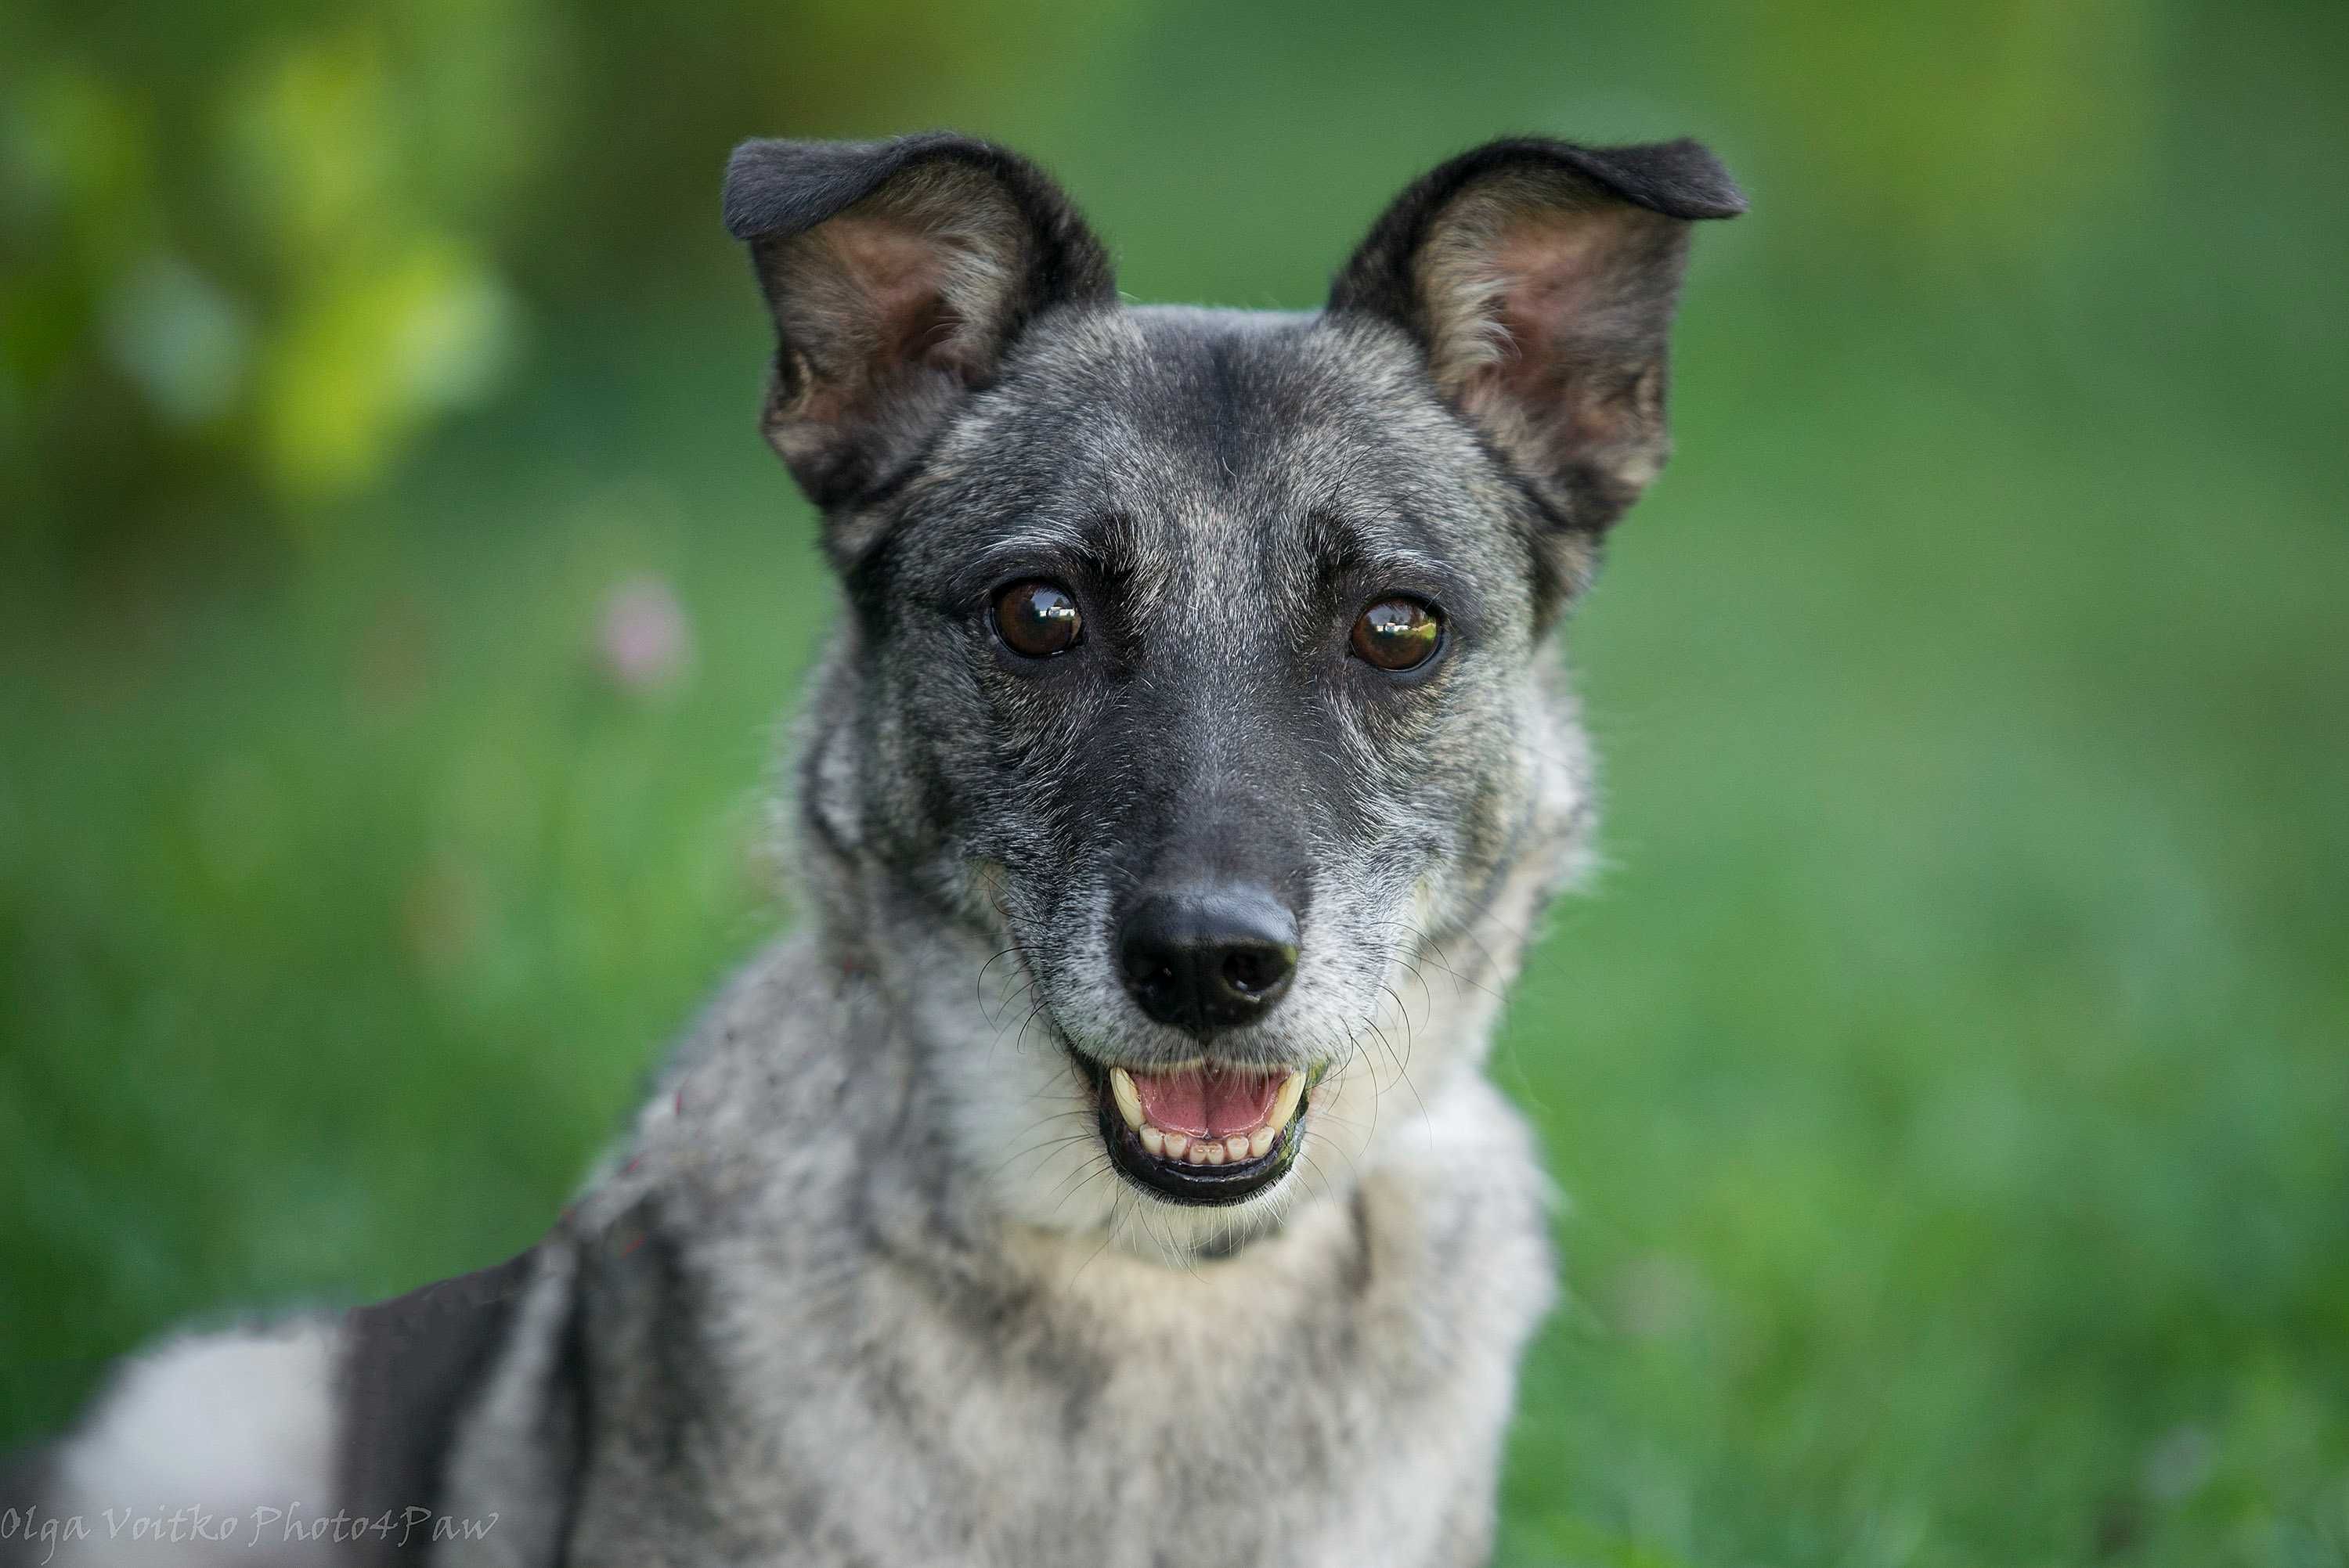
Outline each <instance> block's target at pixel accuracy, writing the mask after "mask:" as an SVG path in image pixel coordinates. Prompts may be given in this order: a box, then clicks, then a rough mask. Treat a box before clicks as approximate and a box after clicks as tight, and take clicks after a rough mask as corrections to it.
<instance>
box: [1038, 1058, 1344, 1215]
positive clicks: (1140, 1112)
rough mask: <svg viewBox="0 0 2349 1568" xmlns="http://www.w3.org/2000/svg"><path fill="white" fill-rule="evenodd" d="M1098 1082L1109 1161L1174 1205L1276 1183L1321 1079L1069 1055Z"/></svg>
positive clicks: (1204, 1202)
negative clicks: (1135, 1065) (1126, 1064)
mask: <svg viewBox="0 0 2349 1568" xmlns="http://www.w3.org/2000/svg"><path fill="white" fill-rule="evenodd" d="M1071 1055H1072V1056H1074V1057H1075V1058H1076V1063H1077V1068H1078V1070H1079V1071H1080V1072H1081V1074H1082V1075H1083V1077H1084V1078H1085V1080H1086V1082H1087V1083H1089V1084H1090V1085H1092V1095H1093V1109H1094V1119H1095V1120H1096V1122H1097V1123H1098V1126H1099V1129H1100V1133H1101V1140H1102V1146H1103V1147H1104V1148H1105V1149H1107V1150H1108V1151H1109V1159H1110V1164H1111V1165H1112V1168H1114V1169H1115V1170H1116V1171H1117V1173H1118V1174H1119V1175H1120V1176H1121V1177H1123V1179H1124V1180H1125V1181H1127V1182H1128V1183H1130V1184H1131V1185H1133V1186H1134V1187H1137V1188H1139V1189H1141V1190H1142V1191H1144V1192H1146V1193H1148V1194H1149V1195H1150V1196H1152V1197H1154V1198H1156V1199H1158V1200H1160V1201H1162V1202H1169V1203H1178V1204H1185V1205H1188V1206H1193V1207H1203V1208H1204V1207H1215V1206H1219V1205H1226V1204H1232V1203H1241V1202H1247V1200H1248V1199H1250V1198H1254V1197H1257V1196H1258V1195H1260V1194H1262V1193H1265V1192H1268V1191H1271V1190H1272V1189H1273V1188H1275V1187H1277V1186H1278V1185H1279V1183H1280V1182H1281V1181H1282V1180H1283V1179H1284V1178H1286V1177H1287V1176H1288V1173H1289V1171H1290V1170H1291V1168H1293V1167H1294V1166H1295V1165H1296V1163H1297V1157H1298V1152H1299V1150H1300V1149H1301V1148H1302V1147H1303V1146H1304V1141H1305V1120H1306V1115H1307V1112H1308V1110H1309V1106H1310V1101H1311V1099H1312V1093H1313V1084H1314V1081H1315V1078H1316V1075H1315V1074H1314V1073H1313V1072H1312V1071H1310V1070H1309V1069H1306V1068H1274V1069H1271V1070H1257V1069H1249V1068H1233V1067H1226V1066H1221V1065H1217V1064H1211V1063H1206V1062H1193V1063H1190V1064H1188V1065H1186V1066H1184V1067H1181V1068H1157V1069H1150V1070H1143V1069H1133V1070H1129V1069H1127V1068H1121V1067H1114V1066H1112V1065H1110V1064H1108V1063H1104V1062H1100V1061H1096V1060H1094V1059H1093V1058H1092V1057H1089V1056H1086V1055H1084V1054H1083V1053H1082V1052H1074V1051H1072V1052H1071Z"/></svg>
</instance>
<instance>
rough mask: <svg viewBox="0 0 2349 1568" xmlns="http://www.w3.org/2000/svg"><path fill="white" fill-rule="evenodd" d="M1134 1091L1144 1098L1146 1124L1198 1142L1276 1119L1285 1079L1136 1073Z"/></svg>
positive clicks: (1207, 1071) (1212, 1071)
mask: <svg viewBox="0 0 2349 1568" xmlns="http://www.w3.org/2000/svg"><path fill="white" fill-rule="evenodd" d="M1133 1088H1134V1092H1135V1093H1136V1094H1137V1095H1139V1096H1140V1097H1141V1099H1142V1115H1143V1119H1144V1120H1146V1121H1148V1122H1150V1123H1151V1124H1152V1125H1154V1126H1155V1127H1159V1128H1162V1129H1164V1130H1166V1131H1168V1132H1187V1133H1189V1134H1190V1135H1191V1136H1192V1137H1194V1138H1223V1137H1226V1136H1227V1135H1229V1134H1231V1133H1235V1132H1247V1131H1248V1130H1251V1129H1253V1128H1255V1127H1256V1126H1257V1124H1258V1123H1259V1122H1261V1121H1263V1120H1264V1119H1265V1118H1266V1117H1267V1116H1268V1115H1270V1114H1271V1112H1272V1101H1273V1096H1274V1095H1275V1094H1277V1093H1278V1091H1279V1088H1280V1078H1279V1075H1278V1074H1277V1073H1248V1072H1229V1071H1225V1070H1222V1069H1219V1068H1185V1070H1183V1071H1181V1072H1173V1073H1136V1074H1134V1075H1133Z"/></svg>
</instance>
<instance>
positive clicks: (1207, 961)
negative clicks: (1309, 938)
mask: <svg viewBox="0 0 2349 1568" xmlns="http://www.w3.org/2000/svg"><path fill="white" fill-rule="evenodd" d="M1117 956H1118V964H1119V966H1120V968H1122V969H1123V971H1124V975H1125V986H1126V989H1127V990H1129V991H1131V992H1133V999H1134V1000H1135V1001H1136V1002H1138V1003H1140V1004H1141V1006H1142V1010H1143V1012H1145V1013H1147V1014H1149V1015H1150V1016H1152V1017H1154V1018H1155V1019H1157V1020H1158V1021H1159V1022H1160V1023H1162V1024H1171V1025H1173V1026H1174V1027H1176V1028H1178V1029H1189V1030H1192V1031H1194V1032H1196V1033H1204V1032H1206V1030H1209V1029H1228V1028H1231V1027H1233V1026H1235V1025H1239V1024H1247V1023H1252V1022H1254V1021H1255V1020H1256V1019H1257V1018H1260V1017H1262V1016H1264V1015H1265V1014H1267V1013H1268V1012H1270V1011H1271V1010H1272V1005H1273V1004H1274V1003H1275V1002H1278V1001H1279V1000H1280V994H1281V993H1282V992H1283V991H1285V990H1287V989H1288V975H1289V971H1291V970H1293V969H1295V968H1296V967H1297V917H1296V916H1295V915H1294V914H1291V913H1289V911H1288V905H1287V904H1285V903H1281V902H1280V901H1279V900H1278V899H1277V898H1275V897H1273V896H1272V894H1271V893H1269V892H1266V891H1265V890H1264V889H1262V888H1257V887H1202V888H1186V889H1183V890H1180V891H1177V892H1161V893H1154V894H1152V895H1150V896H1149V897H1147V898H1145V899H1143V901H1142V902H1141V903H1138V904H1136V905H1134V906H1133V912H1132V913H1129V914H1127V916H1126V917H1125V923H1124V924H1123V927H1122V928H1121V929H1120V931H1119V933H1118V944H1117Z"/></svg>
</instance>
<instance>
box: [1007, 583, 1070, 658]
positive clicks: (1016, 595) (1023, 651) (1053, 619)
mask: <svg viewBox="0 0 2349 1568" xmlns="http://www.w3.org/2000/svg"><path fill="white" fill-rule="evenodd" d="M1083 630H1084V617H1082V616H1081V615H1080V614H1077V601H1076V596H1075V595H1074V594H1072V593H1070V592H1069V591H1068V590H1067V589H1066V588H1063V587H1061V585H1060V584H1059V583H1050V582H1047V581H1045V580H1044V579H1043V578H1040V577H1034V578H1030V579H1029V580H1028V581H1027V582H1025V583H1013V584H1012V585H1011V586H1010V587H1009V588H1006V589H1005V590H1004V591H1003V592H1002V593H998V594H997V595H996V596H995V634H996V635H997V636H999V637H1001V638H1002V639H1003V644H1004V646H1006V647H1008V648H1009V649H1010V650H1011V651H1012V652H1013V653H1015V654H1019V655H1024V656H1025V657H1028V658H1031V659H1049V658H1050V657H1051V656H1052V655H1054V654H1065V653H1067V652H1068V651H1069V650H1070V649H1071V648H1073V647H1075V646H1076V645H1077V634H1079V633H1080V632H1081V631H1083Z"/></svg>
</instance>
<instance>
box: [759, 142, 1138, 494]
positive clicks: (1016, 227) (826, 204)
mask: <svg viewBox="0 0 2349 1568" xmlns="http://www.w3.org/2000/svg"><path fill="white" fill-rule="evenodd" d="M725 211H726V227H727V228H728V230H729V231H730V232H732V234H733V235H734V237H735V238H736V239H738V240H741V241H743V242H745V243H747V244H748V245H749V246H750V257H751V261H752V263H753V265H754V266H755V268H756V270H757V272H758V276H759V286H760V288H761V290H762V291H764V293H765V294H766V297H767V305H768V308H769V310H770V311H771V313H772V314H773V315H774V321H775V338H776V348H775V363H774V372H773V375H772V377H771V379H770V381H769V385H768V390H767V402H766V407H765V411H764V414H763V417H762V424H763V426H764V428H765V431H766V435H767V439H768V441H769V442H770V443H771V445H772V446H773V447H774V449H775V450H776V451H777V452H778V453H780V454H781V457H782V459H783V461H784V462H785V463H787V464H789V465H790V467H791V470H792V473H793V474H794V475H796V476H797V477H798V479H799V481H800V483H801V485H802V487H804V488H805V490H807V493H808V495H809V496H810V498H811V499H812V500H814V501H815V503H816V504H817V505H818V506H820V507H823V508H826V509H830V508H833V507H836V506H840V505H843V504H845V503H849V502H853V501H854V500H856V499H857V498H858V497H859V496H861V495H864V494H867V493H869V492H870V491H871V490H872V489H873V488H874V486H875V485H877V484H879V483H881V482H882V481H884V480H887V479H888V478H889V477H890V475H891V474H892V473H893V471H894V470H895V469H897V468H898V467H899V466H900V465H902V464H903V463H905V461H906V460H908V459H911V458H912V457H914V456H915V455H916V453H917V452H918V451H919V450H920V449H921V447H922V445H923V443H924V442H925V441H926V439H927V438H929V437H930V436H931V435H933V434H935V433H936V429H937V428H938V427H939V425H940V424H941V423H942V422H943V421H944V420H945V418H947V415H948V414H949V413H950V412H951V411H952V409H953V408H954V407H955V406H956V405H957V403H958V402H960V400H961V399H962V398H963V397H966V396H968V394H969V392H970V391H971V390H972V389H973V388H975V387H983V386H985V385H986V384H987V383H988V380H989V379H991V378H992V377H993V376H994V375H995V372H996V369H997V367H998V366H999V365H1000V364H1001V363H1002V360H1003V356H1004V355H1005V353H1006V352H1007V351H1008V350H1009V347H1010V346H1011V345H1012V344H1013V342H1014V341H1015V340H1016V339H1017V338H1018V337H1019V334H1020V332H1021V331H1022V330H1023V329H1024V328H1025V327H1026V326H1027V325H1028V324H1029V323H1030V321H1032V320H1033V319H1034V318H1035V317H1036V316H1037V315H1040V313H1042V312H1043V311H1045V310H1048V309H1050V307H1052V306H1054V305H1056V304H1081V303H1087V302H1105V301H1108V300H1110V299H1112V298H1113V297H1114V296H1115V293H1116V285H1115V284H1114V282H1113V281H1112V275H1111V272H1110V263H1109V257H1108V255H1107V253H1105V252H1103V251H1102V246H1101V242H1099V241H1098V240H1096V239H1094V238H1093V236H1092V232H1091V231H1090V230H1088V229H1087V228H1086V227H1085V225H1084V222H1083V220H1082V219H1081V218H1079V217H1078V216H1077V213H1076V210H1075V209H1074V208H1073V207H1071V205H1070V203H1069V200H1068V198H1067V197H1066V196H1065V195H1063V194H1062V193H1061V190H1060V188H1059V187H1058V186H1056V185H1054V184H1053V183H1052V181H1050V179H1049V178H1047V177H1046V176H1045V175H1044V173H1043V172H1042V171H1041V170H1039V169H1037V168H1036V167H1035V165H1033V164H1031V163H1030V162H1028V161H1027V160H1025V159H1022V158H1020V157H1019V156H1018V155H1017V154H1015V153H1011V152H1008V151H1006V150H1003V149H1001V148H999V147H994V146H990V145H988V143H986V142H983V141H975V140H973V139H970V138H968V137H962V136H955V135H951V134H947V133H944V132H936V133H931V134H928V135H923V136H907V137H900V138H898V139H895V140H893V141H864V142H848V141H747V142H744V143H743V144H742V145H741V146H740V147H738V148H736V149H735V150H734V156H733V158H732V160H730V162H729V163H728V165H727V168H726V205H725Z"/></svg>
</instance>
